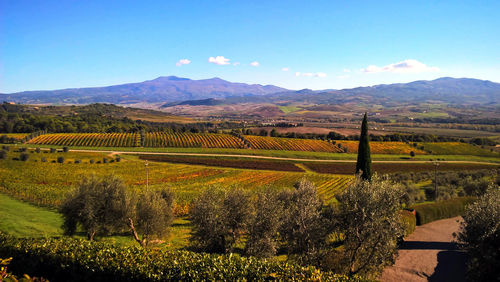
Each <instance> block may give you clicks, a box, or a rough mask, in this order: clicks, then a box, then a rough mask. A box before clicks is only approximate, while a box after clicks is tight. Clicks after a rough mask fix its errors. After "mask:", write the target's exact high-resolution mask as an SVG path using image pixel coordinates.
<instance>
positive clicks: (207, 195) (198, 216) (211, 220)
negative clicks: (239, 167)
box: [190, 187, 252, 253]
mask: <svg viewBox="0 0 500 282" xmlns="http://www.w3.org/2000/svg"><path fill="white" fill-rule="evenodd" d="M251 215H252V209H251V201H250V196H249V194H248V193H247V192H245V191H243V190H240V189H232V190H230V191H224V190H221V189H218V188H214V187H212V188H209V189H207V190H205V191H204V192H202V193H201V194H200V195H199V196H198V198H197V199H196V200H195V201H194V202H193V205H192V208H191V210H190V217H191V222H192V223H193V232H192V236H191V240H192V242H193V244H194V245H195V246H196V247H198V248H200V249H202V250H203V251H206V252H219V253H229V252H231V251H232V250H233V247H234V245H235V244H236V243H237V242H238V240H239V239H240V238H241V236H242V234H243V233H244V232H245V231H246V229H247V226H248V223H249V221H250V219H251Z"/></svg>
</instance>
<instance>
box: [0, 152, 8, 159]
mask: <svg viewBox="0 0 500 282" xmlns="http://www.w3.org/2000/svg"><path fill="white" fill-rule="evenodd" d="M6 158H7V152H6V151H4V150H1V151H0V160H4V159H6Z"/></svg>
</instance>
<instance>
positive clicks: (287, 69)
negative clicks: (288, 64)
mask: <svg viewBox="0 0 500 282" xmlns="http://www.w3.org/2000/svg"><path fill="white" fill-rule="evenodd" d="M281 70H282V71H289V70H290V69H289V68H282V69H281Z"/></svg>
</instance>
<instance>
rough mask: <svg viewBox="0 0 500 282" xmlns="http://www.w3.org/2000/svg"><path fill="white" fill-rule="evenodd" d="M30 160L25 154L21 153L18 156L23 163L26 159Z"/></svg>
mask: <svg viewBox="0 0 500 282" xmlns="http://www.w3.org/2000/svg"><path fill="white" fill-rule="evenodd" d="M29 158H30V155H29V154H26V153H21V154H20V155H19V159H20V160H21V161H23V162H25V161H27V160H28V159H29Z"/></svg>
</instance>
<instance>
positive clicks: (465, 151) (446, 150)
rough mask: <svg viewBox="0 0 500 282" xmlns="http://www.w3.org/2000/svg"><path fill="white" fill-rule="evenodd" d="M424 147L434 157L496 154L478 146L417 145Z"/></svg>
mask: <svg viewBox="0 0 500 282" xmlns="http://www.w3.org/2000/svg"><path fill="white" fill-rule="evenodd" d="M420 145H421V146H424V148H425V150H426V151H431V152H432V153H433V154H436V155H471V156H495V155H496V156H497V157H500V154H498V153H497V152H491V151H490V150H488V149H483V148H481V147H480V146H474V145H471V144H467V143H460V142H446V143H421V144H420V143H419V146H420Z"/></svg>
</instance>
